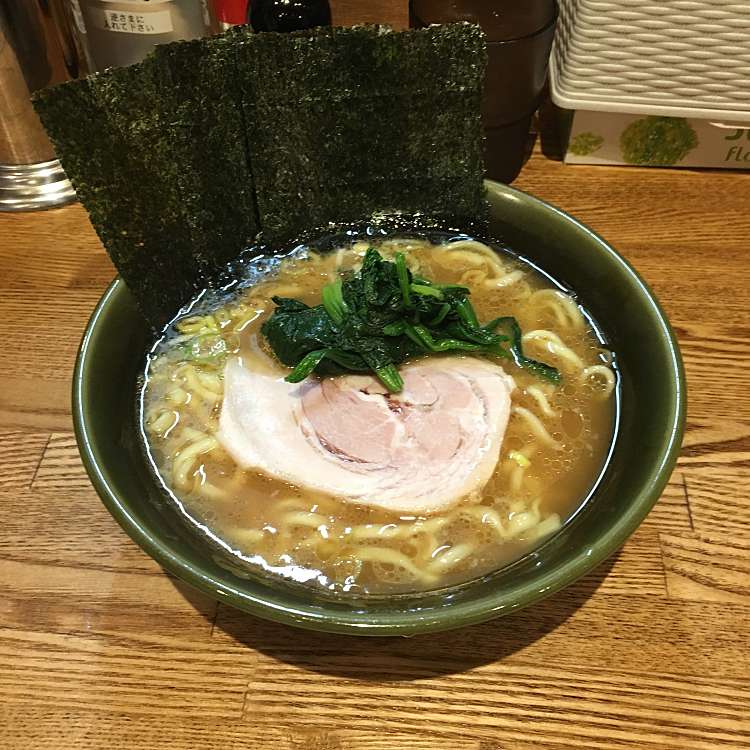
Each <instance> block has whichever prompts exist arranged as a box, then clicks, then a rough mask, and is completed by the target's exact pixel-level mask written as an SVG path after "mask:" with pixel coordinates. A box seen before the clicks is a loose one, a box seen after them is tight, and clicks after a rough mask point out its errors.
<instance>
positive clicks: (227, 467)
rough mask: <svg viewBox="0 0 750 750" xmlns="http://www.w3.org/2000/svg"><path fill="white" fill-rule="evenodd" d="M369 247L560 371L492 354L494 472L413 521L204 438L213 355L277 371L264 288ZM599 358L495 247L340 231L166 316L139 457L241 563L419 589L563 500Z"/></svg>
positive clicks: (593, 442) (567, 310)
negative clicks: (241, 457)
mask: <svg viewBox="0 0 750 750" xmlns="http://www.w3.org/2000/svg"><path fill="white" fill-rule="evenodd" d="M370 244H375V245H376V246H377V247H378V249H379V250H380V251H381V253H382V254H383V255H384V256H386V257H388V256H391V255H392V254H393V253H394V252H396V251H398V250H402V251H404V252H406V255H407V262H408V264H409V265H410V267H411V268H412V270H413V271H414V272H418V273H419V274H420V275H422V276H426V277H428V278H431V279H433V280H435V281H437V282H442V283H462V284H465V285H467V286H469V287H470V288H471V290H472V294H471V300H472V303H473V305H474V307H475V309H476V311H477V314H478V317H479V319H480V321H487V320H490V319H492V318H495V317H499V316H502V315H513V316H515V317H516V318H517V319H518V322H519V323H520V325H521V328H522V330H523V331H524V349H525V352H526V354H527V355H529V356H531V357H535V358H537V359H540V360H543V361H546V362H548V363H550V364H553V365H555V366H557V367H558V368H559V369H560V370H561V371H562V374H563V382H562V384H561V385H560V386H559V387H556V386H553V385H551V384H548V383H545V381H543V380H540V379H539V378H538V377H536V376H534V375H532V374H530V373H528V372H527V371H525V370H521V369H520V368H518V367H516V366H515V365H514V364H512V363H510V362H508V361H505V360H504V361H503V362H502V365H503V367H504V368H505V369H506V371H507V372H509V373H510V374H511V375H512V376H513V377H514V379H515V382H516V386H517V388H516V390H515V391H514V394H513V412H512V414H511V417H510V421H509V424H508V429H507V431H506V435H505V439H504V442H503V446H502V451H501V458H500V461H499V463H498V465H497V468H496V470H495V472H494V474H493V476H492V477H491V479H490V481H489V482H488V483H487V485H486V487H485V488H484V490H483V491H482V493H481V495H479V496H475V497H469V498H466V500H465V501H464V502H463V503H462V504H461V505H460V506H459V507H458V508H456V509H453V510H451V511H448V512H446V513H443V514H438V515H435V516H431V517H428V518H415V517H399V516H398V515H394V514H391V513H387V512H385V511H381V510H377V509H372V508H366V507H358V506H355V505H352V504H349V503H346V502H344V501H341V500H338V499H336V498H331V497H328V496H325V495H316V494H313V493H311V492H309V491H301V490H299V489H298V488H296V487H294V486H291V485H289V484H287V483H285V482H282V481H279V480H276V479H273V478H270V477H267V476H264V475H261V474H259V473H257V472H252V471H244V470H241V469H239V468H238V467H237V466H236V465H235V464H234V462H233V461H232V459H231V458H230V457H229V456H228V455H227V454H226V453H225V452H224V450H223V449H222V448H221V446H220V445H219V444H218V441H217V440H216V438H215V437H214V436H213V432H214V431H215V430H216V429H217V428H218V418H219V413H220V405H221V398H222V392H223V385H222V370H223V365H224V363H225V361H226V358H227V357H230V356H236V355H237V354H240V355H241V356H242V357H243V358H244V360H245V363H246V365H248V366H252V367H255V368H257V369H260V370H263V371H267V372H269V373H277V374H279V375H280V376H281V375H283V374H284V373H285V372H287V370H286V369H285V368H283V367H282V366H280V365H279V364H278V363H277V362H276V360H275V359H273V358H272V356H271V355H270V352H269V351H268V350H267V348H266V345H265V341H264V339H263V337H262V335H261V334H260V327H261V325H262V323H263V321H264V320H266V319H267V317H268V316H270V314H271V313H272V311H273V308H274V305H273V302H272V301H271V296H273V295H281V296H287V297H295V298H298V299H301V300H303V301H305V302H307V303H308V304H311V305H312V304H318V303H319V301H320V291H321V288H322V287H323V285H324V284H326V283H328V282H329V281H331V280H332V279H333V278H334V277H335V276H336V275H337V274H340V273H343V272H346V271H348V270H352V269H356V268H357V267H358V265H359V263H361V258H362V256H363V255H364V252H365V250H366V249H367V247H368V246H369V245H370ZM610 361H611V356H610V354H609V352H608V351H606V350H605V349H603V348H602V345H601V344H600V342H599V341H598V340H597V339H596V337H595V336H594V334H593V332H592V330H591V328H590V326H589V325H588V323H587V322H586V320H585V318H584V317H583V316H582V315H581V313H580V311H579V310H578V308H577V307H576V305H575V303H574V302H572V300H571V299H570V298H569V297H567V296H566V295H564V294H562V293H561V292H560V291H559V290H558V289H557V288H555V287H553V286H552V285H551V284H550V282H549V281H548V280H547V279H546V278H545V277H544V276H542V275H541V274H539V273H538V272H536V271H535V270H534V269H533V268H531V267H530V266H528V265H526V264H524V263H522V262H521V261H518V260H516V259H514V258H512V257H511V256H509V255H508V256H505V255H500V256H498V255H497V254H496V253H495V251H493V250H491V249H490V248H488V247H486V246H484V245H481V244H480V243H477V242H470V241H463V242H456V243H450V244H448V245H442V246H434V245H431V244H430V243H428V242H426V241H420V240H405V239H400V240H386V241H383V242H381V243H378V242H376V243H364V242H356V243H354V244H353V245H352V246H351V247H347V248H346V249H341V250H338V251H333V252H330V253H326V254H324V255H318V254H315V253H307V254H304V255H298V256H295V257H290V258H288V259H286V260H284V261H283V262H282V263H281V265H280V267H279V269H278V270H277V272H276V273H275V274H274V275H273V276H272V277H270V278H267V279H266V280H264V281H262V282H260V283H257V284H255V285H253V286H252V287H250V288H248V289H245V290H244V291H242V292H240V293H238V295H237V296H236V297H235V298H234V299H232V300H231V301H230V302H228V303H226V304H223V305H221V306H219V307H217V308H214V309H213V310H205V311H203V310H201V314H200V315H192V316H189V317H187V318H182V319H181V320H180V321H178V323H177V330H176V331H174V332H173V333H171V334H168V335H167V336H166V337H165V339H163V340H162V342H161V343H160V344H159V345H158V346H157V347H156V349H155V350H154V353H153V354H152V356H151V357H150V361H149V364H148V368H147V373H146V382H145V386H144V392H143V425H144V431H145V434H146V437H147V441H148V446H149V451H150V454H151V456H152V459H153V461H154V464H155V467H156V468H157V470H158V472H159V474H160V476H161V477H162V479H163V481H164V483H165V485H166V487H167V488H168V489H169V491H170V492H171V493H172V495H173V496H174V498H175V499H176V500H177V501H178V502H179V503H180V505H181V507H182V509H183V510H184V512H185V513H186V514H187V515H188V516H189V517H190V518H191V519H193V520H194V521H195V522H197V523H198V524H199V525H200V526H201V527H203V528H204V529H205V530H206V531H207V532H208V533H209V534H210V535H211V536H212V537H213V538H214V539H215V540H216V541H218V542H220V543H221V544H222V545H223V546H225V547H226V548H228V549H230V550H231V551H232V552H234V553H235V554H236V555H238V556H239V557H241V558H242V559H243V560H245V561H246V563H247V565H248V566H250V567H251V568H254V569H256V570H262V571H266V572H270V573H274V574H278V575H280V576H283V577H284V578H285V579H288V580H293V581H296V582H300V583H314V584H315V585H316V586H318V587H320V588H321V589H323V590H329V591H333V592H335V593H345V592H350V593H368V594H388V593H400V592H413V591H421V590H429V589H434V588H440V587H443V586H449V585H453V584H457V583H461V582H464V581H467V580H470V579H472V578H475V577H477V576H479V575H482V574H485V573H488V572H490V571H493V570H496V569H498V568H500V567H502V566H504V565H506V564H507V563H509V562H511V561H512V560H514V559H517V558H518V557H519V556H521V555H522V554H524V553H525V552H527V551H528V550H529V549H531V548H532V547H533V546H535V545H537V544H538V543H539V542H540V541H541V540H542V539H543V538H545V537H546V536H548V535H549V534H550V533H552V532H554V531H555V530H557V529H558V528H559V526H560V524H561V523H563V522H564V521H565V520H566V519H568V518H569V517H570V516H571V515H572V514H573V513H574V512H575V511H576V510H577V509H578V507H579V506H580V504H581V503H582V501H583V499H584V498H585V497H586V495H587V494H588V492H589V491H590V489H591V487H592V486H593V484H594V482H595V480H596V478H597V477H598V475H599V473H600V471H601V468H602V466H603V463H604V460H605V455H606V453H607V451H608V449H609V447H610V443H611V439H612V430H613V418H614V400H615V399H614V393H613V389H614V385H615V376H614V374H613V371H612V369H611V368H610V366H609V363H610ZM259 428H260V429H262V426H260V427H259ZM282 449H283V446H280V450H282Z"/></svg>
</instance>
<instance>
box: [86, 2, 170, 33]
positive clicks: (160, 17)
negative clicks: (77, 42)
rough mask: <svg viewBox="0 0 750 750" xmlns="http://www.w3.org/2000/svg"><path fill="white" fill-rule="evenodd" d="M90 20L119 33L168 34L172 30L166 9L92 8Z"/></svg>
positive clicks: (106, 29)
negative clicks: (134, 10) (143, 10)
mask: <svg viewBox="0 0 750 750" xmlns="http://www.w3.org/2000/svg"><path fill="white" fill-rule="evenodd" d="M91 10H92V16H93V18H92V20H93V21H94V23H95V24H96V26H97V28H99V29H102V30H103V31H113V32H118V33H121V34H169V33H170V32H172V31H174V26H173V25H172V14H171V13H170V12H169V11H168V10H157V11H152V12H150V13H137V12H136V13H134V12H130V11H120V10H109V9H106V8H92V9H91Z"/></svg>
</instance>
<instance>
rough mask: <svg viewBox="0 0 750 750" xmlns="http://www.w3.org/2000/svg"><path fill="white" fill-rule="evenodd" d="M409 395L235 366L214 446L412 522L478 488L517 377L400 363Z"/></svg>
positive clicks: (448, 361)
mask: <svg viewBox="0 0 750 750" xmlns="http://www.w3.org/2000/svg"><path fill="white" fill-rule="evenodd" d="M401 375H402V377H403V379H404V389H403V391H402V392H401V393H398V394H389V393H388V392H387V391H386V390H385V389H384V388H383V386H382V385H381V383H380V382H379V381H377V380H376V379H374V378H373V377H370V376H365V375H347V376H342V377H337V378H324V379H322V380H318V379H315V378H310V379H308V380H306V381H305V382H303V383H300V384H291V383H286V382H284V380H283V378H282V377H279V376H276V375H269V374H267V373H262V372H256V371H254V370H253V369H250V368H247V367H245V366H244V365H243V363H242V361H241V360H240V359H234V360H231V361H230V362H229V363H228V364H227V366H226V370H225V374H224V402H223V404H222V410H221V418H220V428H219V435H218V437H219V440H220V441H221V443H222V445H223V446H224V448H225V449H226V450H227V452H228V453H229V454H230V455H231V456H232V457H233V458H234V460H235V461H236V462H237V463H238V464H239V465H240V466H242V467H244V468H248V469H257V470H259V471H262V472H265V473H266V474H268V475H270V476H273V477H276V478H277V479H281V480H284V481H287V482H291V483H293V484H295V485H297V486H298V487H301V488H308V489H311V490H316V491H320V492H324V493H327V494H330V495H333V496H336V497H340V498H342V499H343V500H346V501H349V502H353V503H358V504H361V505H369V506H374V507H379V508H383V509H386V510H389V511H395V512H399V513H401V514H409V515H427V514H430V513H434V512H436V511H440V510H444V509H446V508H449V507H450V506H452V505H455V504H456V503H458V502H459V501H460V500H461V499H462V498H463V497H465V496H466V495H468V494H469V493H471V492H473V491H475V490H479V489H481V488H482V487H483V486H484V484H485V483H486V482H487V480H488V479H489V477H490V475H491V474H492V472H493V470H494V469H495V466H496V465H497V461H498V458H499V455H500V446H501V443H502V439H503V435H504V433H505V428H506V426H507V423H508V416H509V414H510V394H511V391H512V390H513V388H514V384H513V379H512V378H511V377H510V376H509V375H507V374H506V373H505V372H504V371H503V369H502V368H501V367H500V366H498V365H496V364H493V363H491V362H488V361H486V360H483V359H478V358H474V357H455V356H453V357H441V358H435V357H430V358H428V359H423V360H419V361H417V362H414V363H412V364H409V365H406V366H405V367H403V368H401Z"/></svg>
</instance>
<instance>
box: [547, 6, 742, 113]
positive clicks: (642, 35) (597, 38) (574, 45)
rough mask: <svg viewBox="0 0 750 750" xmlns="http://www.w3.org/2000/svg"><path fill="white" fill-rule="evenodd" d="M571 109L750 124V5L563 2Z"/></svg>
mask: <svg viewBox="0 0 750 750" xmlns="http://www.w3.org/2000/svg"><path fill="white" fill-rule="evenodd" d="M550 89H551V95H552V100H553V101H554V102H555V104H557V105H558V106H560V107H564V108H565V109H585V110H595V111H607V112H629V113H635V114H646V115H671V116H677V117H693V118H701V119H708V120H718V121H719V122H720V123H722V124H724V125H727V126H729V125H733V124H734V125H737V126H738V127H743V126H744V127H747V124H748V123H750V1H746V2H726V0H702V1H701V0H663V1H662V2H656V1H655V0H618V1H617V2H609V0H560V20H559V22H558V28H557V34H556V37H555V44H554V47H553V52H552V59H551V61H550Z"/></svg>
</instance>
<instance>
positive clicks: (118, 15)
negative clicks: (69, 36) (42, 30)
mask: <svg viewBox="0 0 750 750" xmlns="http://www.w3.org/2000/svg"><path fill="white" fill-rule="evenodd" d="M70 3H71V7H72V10H73V18H74V20H75V23H76V26H77V31H78V35H79V40H80V42H81V45H82V46H83V47H84V49H85V50H86V52H87V56H88V58H89V60H90V62H91V64H92V67H93V68H95V69H96V70H103V69H104V68H110V67H120V66H123V65H130V64H131V63H135V62H139V61H140V60H142V59H143V58H144V57H145V56H146V55H147V54H148V53H149V52H151V50H152V49H153V48H154V46H155V45H157V44H165V43H166V42H173V41H176V40H178V39H196V38H198V37H202V36H207V35H208V34H212V33H214V32H216V31H218V24H217V23H216V20H215V18H214V16H213V12H212V5H211V4H210V2H209V0H70Z"/></svg>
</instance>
